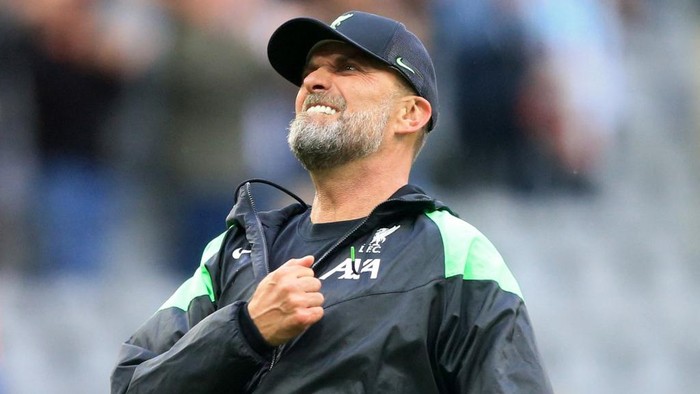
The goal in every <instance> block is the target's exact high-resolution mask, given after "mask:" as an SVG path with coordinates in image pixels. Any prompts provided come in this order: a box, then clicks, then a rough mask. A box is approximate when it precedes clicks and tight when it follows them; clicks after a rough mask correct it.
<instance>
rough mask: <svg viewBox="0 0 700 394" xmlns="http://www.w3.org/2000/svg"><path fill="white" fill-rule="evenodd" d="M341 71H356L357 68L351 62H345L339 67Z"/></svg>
mask: <svg viewBox="0 0 700 394" xmlns="http://www.w3.org/2000/svg"><path fill="white" fill-rule="evenodd" d="M340 69H341V70H342V71H357V70H358V69H359V68H358V67H357V66H355V65H354V64H352V63H345V64H343V65H342V67H340Z"/></svg>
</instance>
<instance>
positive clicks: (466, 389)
mask: <svg viewBox="0 0 700 394" xmlns="http://www.w3.org/2000/svg"><path fill="white" fill-rule="evenodd" d="M462 245H467V247H466V249H465V248H463V247H462V248H460V249H461V250H463V252H459V253H457V252H455V251H450V253H449V254H448V257H447V258H452V259H458V260H456V261H452V262H448V263H447V276H448V283H449V286H448V288H449V290H448V291H447V293H446V297H447V298H446V301H445V304H444V305H445V311H444V313H445V315H444V316H445V318H444V319H443V320H442V323H441V325H440V330H439V339H438V341H439V343H438V349H439V354H438V358H439V364H440V368H441V370H442V371H443V376H444V380H445V381H444V382H443V383H444V384H445V386H447V388H448V392H453V393H490V394H491V393H532V394H548V393H552V388H551V385H550V383H549V380H548V378H547V375H546V372H545V370H544V367H543V364H542V360H541V358H540V355H539V353H538V350H537V346H536V343H535V336H534V332H533V329H532V326H531V324H530V319H529V317H528V313H527V308H526V307H525V303H524V301H523V298H522V295H521V293H520V288H519V287H518V284H517V282H516V281H515V279H514V278H513V276H512V274H511V272H510V271H509V270H508V268H507V266H506V265H505V263H504V262H503V259H502V258H501V256H500V254H499V253H498V252H497V251H496V249H495V247H494V246H493V245H492V244H491V243H490V242H489V241H488V240H487V239H486V238H485V237H484V236H483V235H481V234H480V233H478V232H476V233H475V234H474V236H473V237H470V239H469V240H468V241H467V242H464V243H462Z"/></svg>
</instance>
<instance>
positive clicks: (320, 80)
mask: <svg viewBox="0 0 700 394" xmlns="http://www.w3.org/2000/svg"><path fill="white" fill-rule="evenodd" d="M395 78H397V77H396V76H395V75H394V74H393V73H392V72H390V71H388V69H387V68H386V67H384V66H382V65H381V64H379V62H377V61H376V60H373V59H370V58H369V57H367V56H366V55H364V54H362V53H361V52H360V51H359V50H357V49H355V48H352V47H351V46H349V45H347V44H344V43H341V42H337V41H331V42H327V43H324V44H321V45H319V46H318V47H317V48H316V49H315V50H313V51H312V54H311V56H310V58H309V62H308V64H307V67H306V71H305V73H304V81H303V83H302V86H301V88H300V90H299V94H298V95H297V100H296V114H297V115H296V118H295V119H294V120H293V121H292V122H291V124H290V127H289V136H288V142H289V146H290V148H291V149H292V152H294V155H295V156H296V157H297V159H299V161H300V162H301V163H302V164H303V165H304V167H305V168H306V169H307V170H309V171H315V170H324V169H329V168H334V167H337V166H340V165H343V164H346V163H349V162H351V161H354V160H357V159H361V158H363V157H367V156H369V155H371V154H373V153H375V152H377V151H378V150H379V148H380V146H381V143H382V140H383V136H384V130H385V129H386V127H387V125H388V123H389V120H390V117H391V113H392V110H393V107H394V103H395V99H396V98H397V97H398V91H397V86H398V85H397V82H396V79H395Z"/></svg>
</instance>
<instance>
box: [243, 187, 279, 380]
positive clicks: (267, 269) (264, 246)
mask: <svg viewBox="0 0 700 394" xmlns="http://www.w3.org/2000/svg"><path fill="white" fill-rule="evenodd" d="M246 194H247V195H248V202H250V207H251V208H252V209H253V216H254V217H255V221H256V224H257V225H258V231H260V239H261V240H262V252H263V260H264V261H265V264H263V265H264V266H265V274H266V275H269V274H270V263H269V262H268V257H267V239H266V238H265V230H264V229H263V225H262V223H261V222H260V218H259V217H258V210H257V208H256V207H255V201H254V200H253V193H251V192H250V182H248V183H246ZM283 346H284V345H280V346H277V347H275V348H274V349H273V350H272V360H271V361H270V366H269V367H268V369H267V370H268V371H271V370H272V367H274V366H275V364H277V361H279V358H280V356H281V355H282V348H283Z"/></svg>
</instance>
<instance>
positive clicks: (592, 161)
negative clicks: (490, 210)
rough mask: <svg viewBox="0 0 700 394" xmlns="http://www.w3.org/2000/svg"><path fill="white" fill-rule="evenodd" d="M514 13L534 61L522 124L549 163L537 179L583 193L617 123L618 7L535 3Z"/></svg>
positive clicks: (561, 0)
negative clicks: (521, 21) (521, 23)
mask: <svg viewBox="0 0 700 394" xmlns="http://www.w3.org/2000/svg"><path fill="white" fill-rule="evenodd" d="M620 4H623V3H620ZM520 7H521V8H520V12H522V15H523V18H524V21H525V23H526V24H527V26H528V32H529V37H528V38H529V39H530V48H531V50H532V51H533V52H532V54H533V55H534V59H533V64H532V65H531V67H530V71H529V74H528V78H527V80H526V81H525V86H524V89H523V92H522V96H521V97H520V104H519V111H520V116H521V122H522V123H521V124H522V127H523V128H524V131H525V133H526V135H527V136H528V138H530V139H531V140H532V141H533V142H534V143H535V144H536V145H537V146H538V148H539V150H540V152H541V154H542V155H543V156H544V157H545V159H547V160H549V161H550V167H549V168H547V169H546V171H544V172H543V173H541V174H539V175H538V177H539V178H540V181H544V182H545V183H546V186H554V187H560V186H564V187H566V188H568V189H573V190H576V191H588V190H590V188H591V187H595V183H596V179H595V178H596V177H597V176H598V174H599V172H600V171H601V169H602V167H603V166H604V165H605V158H606V157H605V156H606V152H607V151H608V150H609V148H610V145H611V144H612V143H613V141H614V135H615V133H616V132H617V131H618V130H619V128H620V126H621V123H622V120H623V119H622V115H623V106H624V95H623V92H624V85H625V75H624V73H623V72H622V65H621V60H622V59H621V57H622V45H621V31H620V20H619V15H618V13H617V9H616V5H615V4H614V2H608V1H601V0H583V1H582V0H556V1H554V0H533V1H522V2H520Z"/></svg>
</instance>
